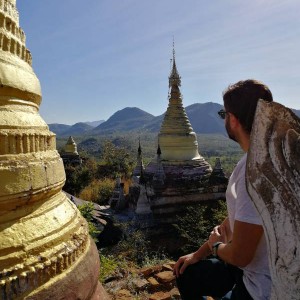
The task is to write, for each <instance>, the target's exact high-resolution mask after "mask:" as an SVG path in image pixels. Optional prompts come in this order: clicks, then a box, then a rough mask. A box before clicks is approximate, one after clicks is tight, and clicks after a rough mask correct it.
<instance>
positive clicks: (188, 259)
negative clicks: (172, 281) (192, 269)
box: [173, 253, 199, 277]
mask: <svg viewBox="0 0 300 300" xmlns="http://www.w3.org/2000/svg"><path fill="white" fill-rule="evenodd" d="M198 261H199V259H198V258H197V257H196V255H195V253H190V254H187V255H184V256H181V257H180V258H179V259H178V260H177V262H176V264H175V266H174V268H173V273H174V275H175V276H176V277H179V275H181V274H182V273H183V272H184V270H185V269H186V267H187V266H189V265H192V264H194V263H196V262H198Z"/></svg>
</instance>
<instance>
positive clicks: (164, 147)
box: [158, 48, 204, 164]
mask: <svg viewBox="0 0 300 300" xmlns="http://www.w3.org/2000/svg"><path fill="white" fill-rule="evenodd" d="M180 86H181V77H180V76H179V74H178V71H177V67H176V61H175V50H174V48H173V67H172V71H171V74H170V76H169V88H170V94H169V106H168V108H167V111H166V114H165V117H164V120H163V122H162V125H161V128H160V132H159V134H158V143H159V145H160V148H161V159H162V161H164V162H165V163H167V162H170V163H171V164H174V163H177V164H181V163H188V164H190V163H192V162H193V161H195V160H197V161H199V160H202V161H203V160H204V159H203V158H202V157H201V156H200V155H199V152H198V142H197V136H196V133H195V132H194V131H193V128H192V125H191V123H190V121H189V119H188V116H187V114H186V112H185V109H184V107H183V105H182V96H181V93H180V89H179V87H180Z"/></svg>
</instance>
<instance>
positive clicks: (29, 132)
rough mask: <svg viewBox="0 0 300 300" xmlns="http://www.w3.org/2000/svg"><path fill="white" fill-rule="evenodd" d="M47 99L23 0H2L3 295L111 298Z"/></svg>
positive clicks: (0, 169) (0, 224) (0, 294)
mask: <svg viewBox="0 0 300 300" xmlns="http://www.w3.org/2000/svg"><path fill="white" fill-rule="evenodd" d="M40 103H41V88H40V83H39V80H38V79H37V77H36V75H35V73H34V72H33V69H32V67H31V54H30V52H29V50H28V49H27V48H26V46H25V34H24V32H23V30H22V29H21V28H20V27H19V14H18V11H17V9H16V0H0V299H5V300H6V299H7V300H8V299H39V300H41V299H43V300H45V299H105V296H103V295H102V292H103V291H102V287H101V286H100V285H99V283H98V275H99V256H98V251H97V248H96V246H95V244H94V242H93V241H92V240H91V238H90V237H89V235H88V226H87V223H86V222H85V220H84V219H83V218H82V217H81V215H80V213H79V211H78V210H77V209H76V207H75V206H74V205H73V204H72V203H71V202H70V201H69V200H68V199H67V197H66V196H65V194H64V193H63V192H62V187H63V185H64V182H65V172H64V167H63V163H62V159H61V158H60V156H59V154H58V152H57V151H56V139H55V135H54V134H53V133H52V132H50V131H49V129H48V126H47V124H46V123H45V122H44V120H43V119H42V118H41V116H40V115H39V105H40Z"/></svg>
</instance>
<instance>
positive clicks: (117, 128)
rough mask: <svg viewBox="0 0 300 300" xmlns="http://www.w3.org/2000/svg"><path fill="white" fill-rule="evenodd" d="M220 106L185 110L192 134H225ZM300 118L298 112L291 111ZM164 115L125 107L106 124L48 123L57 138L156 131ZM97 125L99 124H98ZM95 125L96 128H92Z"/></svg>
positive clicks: (198, 104)
mask: <svg viewBox="0 0 300 300" xmlns="http://www.w3.org/2000/svg"><path fill="white" fill-rule="evenodd" d="M221 108H222V105H220V104H218V103H213V102H207V103H195V104H192V105H189V106H187V107H186V108H185V110H186V113H187V115H188V117H189V120H190V122H191V125H192V127H193V129H194V131H195V132H196V133H198V134H202V133H204V134H224V133H225V128H224V121H223V120H221V119H220V118H219V116H218V111H219V110H220V109H221ZM293 111H294V113H295V114H296V115H297V116H299V117H300V110H295V109H293ZM163 117H164V114H163V115H160V116H156V117H155V116H153V115H151V114H149V113H148V112H145V111H143V110H141V109H139V108H137V107H126V108H124V109H121V110H119V111H117V112H116V113H114V114H113V115H112V116H111V117H110V118H109V119H108V120H107V121H95V122H79V123H76V124H74V125H65V124H49V128H50V130H51V131H53V132H54V133H56V135H57V136H58V137H66V136H69V135H72V136H79V135H80V136H82V135H99V134H100V135H102V134H103V135H105V134H111V133H116V132H119V133H121V132H123V133H126V132H133V131H137V132H141V131H145V132H153V133H156V132H158V131H159V129H160V126H161V122H162V120H163ZM97 122H98V123H97ZM99 123H100V125H98V124H99ZM93 124H97V125H98V126H93Z"/></svg>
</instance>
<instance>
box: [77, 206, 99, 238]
mask: <svg viewBox="0 0 300 300" xmlns="http://www.w3.org/2000/svg"><path fill="white" fill-rule="evenodd" d="M78 210H79V211H80V212H81V215H82V216H83V217H84V218H85V219H86V221H87V222H88V225H89V234H90V236H91V237H92V238H93V240H94V241H95V242H97V241H98V240H97V236H98V234H99V233H100V231H99V230H98V229H97V227H96V226H95V224H94V223H93V210H94V205H93V203H91V202H88V203H85V204H83V205H79V206H78Z"/></svg>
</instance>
